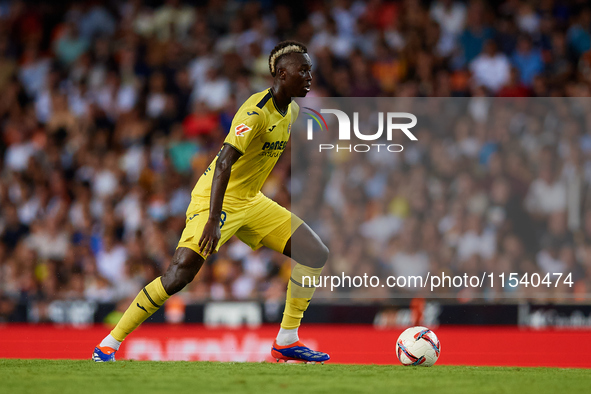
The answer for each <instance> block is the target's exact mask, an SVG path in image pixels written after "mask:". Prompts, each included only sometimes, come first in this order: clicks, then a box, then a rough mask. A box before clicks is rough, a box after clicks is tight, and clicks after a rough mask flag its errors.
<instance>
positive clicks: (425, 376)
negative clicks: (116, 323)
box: [0, 359, 591, 394]
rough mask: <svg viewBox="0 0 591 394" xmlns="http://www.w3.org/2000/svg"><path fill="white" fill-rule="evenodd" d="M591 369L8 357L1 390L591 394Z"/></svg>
mask: <svg viewBox="0 0 591 394" xmlns="http://www.w3.org/2000/svg"><path fill="white" fill-rule="evenodd" d="M589 382H591V370H585V369H558V368H502V367H458V366H442V365H435V366H434V367H430V368H421V367H403V366H399V365H395V366H389V365H340V364H329V363H327V364H325V365H319V364H317V365H306V364H290V363H288V364H283V363H280V364H274V363H217V362H183V361H179V362H151V361H139V362H138V361H117V362H115V363H105V364H99V363H94V362H92V361H90V360H89V361H75V360H8V359H0V392H2V393H7V394H9V393H10V394H20V393H35V394H45V393H59V394H69V393H84V394H91V393H108V394H118V393H126V394H131V393H141V394H151V393H167V394H168V393H174V394H180V393H272V392H282V393H298V394H302V393H330V394H342V393H415V394H416V393H429V394H430V393H450V394H451V393H453V394H458V393H459V394H461V393H495V394H497V393H519V394H526V393H535V394H541V393H567V392H574V393H584V392H589Z"/></svg>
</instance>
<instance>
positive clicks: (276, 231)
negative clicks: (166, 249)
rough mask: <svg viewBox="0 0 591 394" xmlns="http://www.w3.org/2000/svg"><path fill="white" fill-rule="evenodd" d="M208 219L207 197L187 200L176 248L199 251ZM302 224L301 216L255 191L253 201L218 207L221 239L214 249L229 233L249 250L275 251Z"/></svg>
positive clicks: (225, 239)
mask: <svg viewBox="0 0 591 394" xmlns="http://www.w3.org/2000/svg"><path fill="white" fill-rule="evenodd" d="M208 218H209V198H208V199H195V198H193V199H192V200H191V204H189V208H188V209H187V219H186V224H185V229H184V230H183V233H182V235H181V239H180V241H179V244H178V246H177V248H179V247H184V248H189V249H192V250H193V251H195V252H196V253H198V254H199V255H201V257H204V258H205V257H206V256H203V255H202V254H201V253H199V240H200V239H201V235H202V233H203V228H204V227H205V223H207V219H208ZM302 223H303V221H302V219H300V218H299V217H297V216H296V215H294V214H293V213H291V212H290V211H288V210H287V209H285V208H283V207H282V206H281V205H279V204H277V203H276V202H275V201H273V200H271V199H270V198H268V197H266V196H265V195H263V194H262V193H259V194H258V195H257V196H256V197H255V198H254V199H253V200H251V201H248V202H245V203H226V202H225V201H224V204H223V206H222V215H221V218H220V232H221V238H220V241H219V243H218V245H217V246H216V248H215V250H216V252H217V251H218V250H219V248H220V247H221V246H222V245H223V244H225V243H226V242H227V241H228V240H229V239H230V238H231V237H232V236H233V235H236V236H237V237H238V239H240V240H241V241H242V242H244V243H245V244H247V245H248V246H250V247H251V248H252V249H253V250H256V249H258V248H260V247H261V246H266V247H268V248H270V249H272V250H275V251H277V252H279V253H283V249H284V248H285V245H286V244H287V241H288V240H289V238H290V237H291V236H292V234H293V233H294V232H295V230H296V229H297V228H298V227H299V226H300V225H301V224H302Z"/></svg>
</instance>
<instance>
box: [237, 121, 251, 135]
mask: <svg viewBox="0 0 591 394" xmlns="http://www.w3.org/2000/svg"><path fill="white" fill-rule="evenodd" d="M234 130H235V131H236V137H244V133H246V132H247V131H250V130H252V129H251V128H250V127H248V126H247V125H245V124H244V123H241V124H239V125H238V126H236V128H235V129H234Z"/></svg>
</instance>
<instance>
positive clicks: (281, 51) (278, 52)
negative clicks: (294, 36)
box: [269, 41, 308, 76]
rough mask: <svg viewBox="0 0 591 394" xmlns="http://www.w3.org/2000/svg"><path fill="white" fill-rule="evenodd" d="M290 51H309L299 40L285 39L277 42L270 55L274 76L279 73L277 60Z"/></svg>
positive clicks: (270, 68) (270, 65)
mask: <svg viewBox="0 0 591 394" xmlns="http://www.w3.org/2000/svg"><path fill="white" fill-rule="evenodd" d="M290 53H308V48H306V46H305V45H304V44H302V43H300V42H297V41H283V42H280V43H279V44H277V46H276V47H275V48H273V50H272V51H271V54H270V55H269V71H271V75H272V76H275V74H276V73H277V62H278V61H279V58H281V56H284V55H288V54H290Z"/></svg>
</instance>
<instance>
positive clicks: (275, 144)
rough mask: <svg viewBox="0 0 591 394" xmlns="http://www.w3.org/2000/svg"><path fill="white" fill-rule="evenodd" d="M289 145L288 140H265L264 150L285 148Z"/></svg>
mask: <svg viewBox="0 0 591 394" xmlns="http://www.w3.org/2000/svg"><path fill="white" fill-rule="evenodd" d="M286 145H287V141H275V142H265V144H264V145H263V150H283V149H285V146H286Z"/></svg>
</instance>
